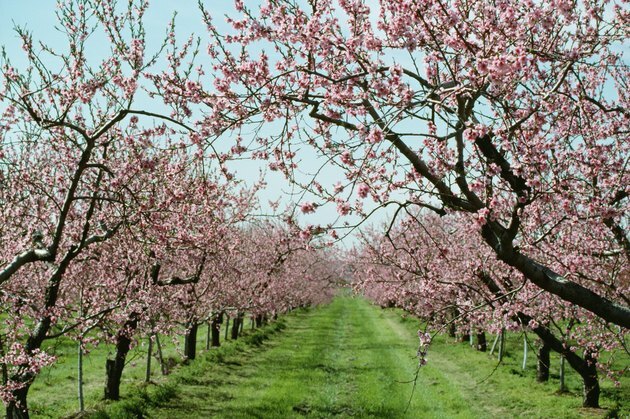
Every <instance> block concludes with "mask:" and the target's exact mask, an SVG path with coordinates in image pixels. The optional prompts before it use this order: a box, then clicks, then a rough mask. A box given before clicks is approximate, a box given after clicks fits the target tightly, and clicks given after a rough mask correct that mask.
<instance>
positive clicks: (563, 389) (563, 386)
mask: <svg viewBox="0 0 630 419" xmlns="http://www.w3.org/2000/svg"><path fill="white" fill-rule="evenodd" d="M564 362H565V358H564V356H562V355H560V391H561V392H562V393H564V392H565V391H567V386H566V385H565V384H564Z"/></svg>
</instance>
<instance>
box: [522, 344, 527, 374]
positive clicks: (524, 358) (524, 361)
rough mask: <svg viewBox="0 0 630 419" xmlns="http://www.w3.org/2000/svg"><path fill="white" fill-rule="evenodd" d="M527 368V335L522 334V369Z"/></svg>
mask: <svg viewBox="0 0 630 419" xmlns="http://www.w3.org/2000/svg"><path fill="white" fill-rule="evenodd" d="M525 368H527V337H526V336H523V370H525Z"/></svg>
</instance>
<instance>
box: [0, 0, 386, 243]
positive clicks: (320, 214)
mask: <svg viewBox="0 0 630 419" xmlns="http://www.w3.org/2000/svg"><path fill="white" fill-rule="evenodd" d="M122 3H125V2H124V1H123V2H122ZM205 3H206V7H207V9H208V10H209V11H210V12H211V13H212V15H213V21H214V23H215V25H216V26H217V28H218V29H219V30H221V29H222V27H227V24H226V23H225V18H224V16H225V14H226V13H230V12H231V11H233V7H232V4H233V2H232V1H231V0H215V1H206V2H205ZM246 3H247V5H248V6H255V4H256V3H258V2H257V1H247V2H246ZM55 9H56V1H54V0H21V1H15V0H0V45H3V46H4V47H5V50H6V53H7V55H8V57H9V58H10V59H11V60H12V62H13V64H14V65H16V66H17V67H18V68H19V67H20V64H24V63H25V60H24V54H23V51H22V49H21V42H20V40H19V39H18V37H17V35H16V33H15V31H14V30H13V28H14V27H15V26H16V25H18V26H21V27H26V28H27V29H28V30H29V31H31V32H32V34H33V39H34V40H44V41H45V42H46V43H48V44H50V45H51V46H53V47H55V46H59V48H60V49H61V47H62V46H63V40H64V37H63V36H62V35H61V34H60V33H59V32H58V31H57V30H56V29H55V25H57V19H56V16H55ZM174 13H177V17H176V27H177V37H178V41H179V42H182V41H183V40H185V39H187V38H188V37H189V36H190V35H191V34H192V33H194V34H197V35H200V36H202V47H201V49H202V51H205V47H204V43H203V36H204V35H205V33H206V32H205V26H204V25H203V23H202V21H201V17H200V14H199V12H198V8H197V1H196V0H177V1H170V0H153V1H150V7H149V10H148V12H147V16H146V19H145V29H146V33H147V51H149V52H151V51H155V50H156V49H157V47H158V46H159V45H160V43H161V41H162V40H163V38H164V34H165V31H166V27H167V25H168V24H169V22H170V20H171V18H172V16H173V14H174ZM98 52H99V51H98V49H95V50H94V52H93V54H98ZM268 53H269V52H268ZM142 101H143V99H140V100H139V101H138V102H140V103H139V104H138V106H143V103H142ZM144 106H155V105H154V104H150V105H149V104H148V103H147V104H144ZM261 134H262V135H264V132H262V133H261ZM220 140H221V141H225V142H224V143H223V145H224V146H226V147H228V148H229V147H231V145H232V143H231V142H230V141H229V139H220ZM219 147H222V145H221V144H219ZM311 154H313V153H311ZM309 159H310V160H309ZM320 165H321V162H320V161H317V160H316V159H315V158H314V157H306V158H305V159H304V161H303V166H301V168H302V167H303V168H307V171H312V170H315V169H316V168H318V167H319V166H320ZM229 168H230V170H232V171H234V172H235V173H236V176H237V178H239V179H243V180H245V182H246V183H248V184H250V185H251V184H253V183H254V182H256V181H257V180H258V179H259V178H260V174H261V171H265V166H264V164H263V163H262V162H259V161H237V162H233V163H231V164H230V165H229ZM318 179H319V181H320V183H322V184H323V185H333V184H334V183H336V182H337V181H343V180H344V177H343V173H342V172H341V171H339V170H338V169H334V168H329V169H326V170H325V171H324V172H323V174H322V175H321V176H319V177H318ZM266 182H267V185H268V186H267V188H266V189H265V190H263V191H261V192H260V194H259V199H260V203H261V214H268V213H270V212H272V210H271V208H270V205H269V202H272V201H279V202H280V205H279V208H280V209H283V208H286V207H289V208H295V207H296V206H297V205H299V203H300V199H301V200H302V202H304V201H310V200H315V199H314V198H313V197H309V196H308V195H306V196H303V194H302V193H301V190H300V189H299V188H296V187H295V186H292V185H290V184H289V183H288V182H287V181H286V180H285V179H284V178H283V177H282V176H281V175H279V174H278V173H276V172H266ZM315 201H316V200H315ZM368 201H369V200H367V201H366V209H367V210H368V211H369V210H370V206H369V202H368ZM390 208H391V207H390ZM392 212H393V209H390V210H379V211H377V212H376V213H375V214H374V215H373V216H371V217H370V220H369V221H368V223H366V225H370V224H383V223H385V222H387V219H388V218H389V217H390V216H391V214H392ZM296 214H299V220H300V222H301V223H302V224H313V225H327V224H336V225H340V223H341V222H343V221H348V222H350V223H351V224H353V223H356V222H357V221H358V220H359V219H358V218H351V217H344V219H343V220H339V218H338V214H337V211H336V208H335V206H334V205H327V206H324V207H320V208H318V209H317V211H316V212H315V213H314V214H309V215H304V214H300V212H299V211H296ZM340 233H342V232H341V231H340ZM355 243H356V237H355V236H353V235H352V236H350V237H347V238H345V239H344V240H343V241H342V243H341V245H342V246H345V247H349V246H352V245H353V244H355Z"/></svg>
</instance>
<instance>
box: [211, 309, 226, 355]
mask: <svg viewBox="0 0 630 419" xmlns="http://www.w3.org/2000/svg"><path fill="white" fill-rule="evenodd" d="M222 322H223V313H219V314H218V315H216V316H214V317H213V318H212V323H211V328H210V329H211V332H212V346H213V347H219V346H221V342H220V337H221V323H222Z"/></svg>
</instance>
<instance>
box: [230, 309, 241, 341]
mask: <svg viewBox="0 0 630 419" xmlns="http://www.w3.org/2000/svg"><path fill="white" fill-rule="evenodd" d="M242 322H243V314H242V313H240V312H238V313H236V317H234V320H232V340H236V339H238V335H239V331H240V328H241V323H242Z"/></svg>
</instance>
